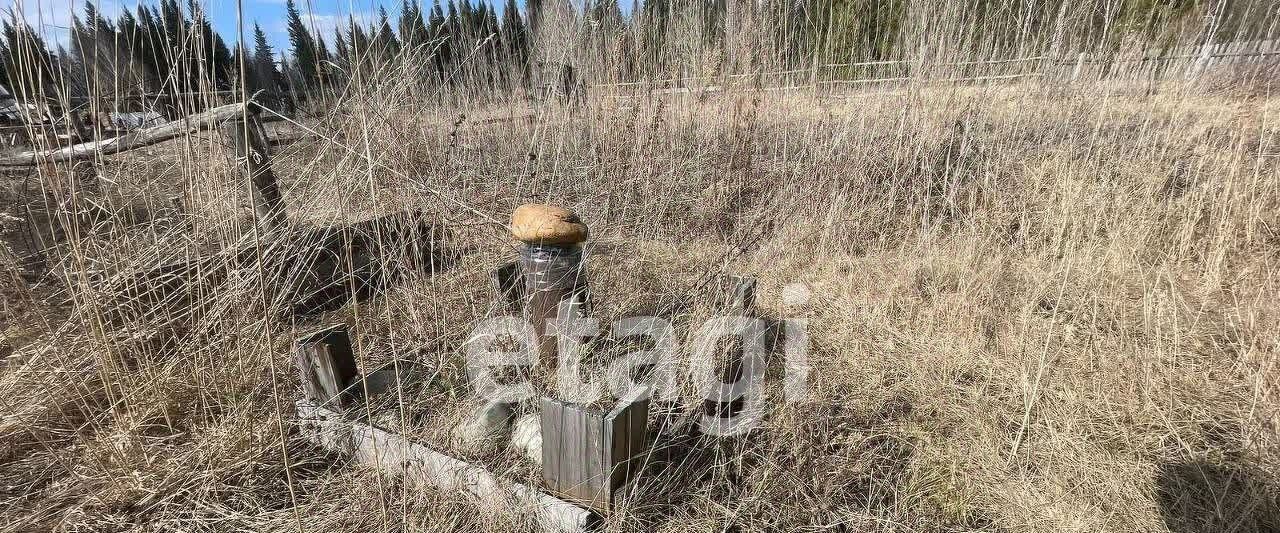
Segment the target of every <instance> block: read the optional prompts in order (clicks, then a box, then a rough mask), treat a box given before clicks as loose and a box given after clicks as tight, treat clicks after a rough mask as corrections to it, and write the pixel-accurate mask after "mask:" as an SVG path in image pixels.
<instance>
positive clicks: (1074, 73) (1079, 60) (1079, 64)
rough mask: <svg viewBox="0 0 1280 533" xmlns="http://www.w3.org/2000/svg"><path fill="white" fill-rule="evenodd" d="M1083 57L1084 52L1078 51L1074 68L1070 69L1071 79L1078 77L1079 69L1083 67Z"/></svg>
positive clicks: (1074, 79)
mask: <svg viewBox="0 0 1280 533" xmlns="http://www.w3.org/2000/svg"><path fill="white" fill-rule="evenodd" d="M1084 57H1085V53H1084V52H1080V55H1078V56H1076V68H1074V69H1071V81H1076V80H1078V79H1080V69H1082V68H1084Z"/></svg>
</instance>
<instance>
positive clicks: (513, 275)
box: [492, 262, 525, 314]
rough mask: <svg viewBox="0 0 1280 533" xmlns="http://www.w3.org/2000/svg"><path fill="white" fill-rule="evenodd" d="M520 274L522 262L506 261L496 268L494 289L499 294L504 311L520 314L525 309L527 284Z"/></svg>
mask: <svg viewBox="0 0 1280 533" xmlns="http://www.w3.org/2000/svg"><path fill="white" fill-rule="evenodd" d="M520 276H521V272H520V263H516V262H510V263H505V264H503V265H502V266H500V267H498V268H497V269H494V271H493V274H492V279H493V289H494V291H496V292H497V294H498V305H499V306H500V307H502V309H501V311H502V312H505V313H509V314H519V313H520V312H521V310H522V309H523V307H524V288H525V286H524V280H523V279H521V277H520Z"/></svg>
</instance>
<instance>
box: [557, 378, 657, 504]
mask: <svg viewBox="0 0 1280 533" xmlns="http://www.w3.org/2000/svg"><path fill="white" fill-rule="evenodd" d="M649 395H650V388H649V387H638V388H636V389H635V390H633V391H632V392H631V393H629V394H627V395H626V396H624V397H623V398H621V399H620V400H618V405H617V407H615V408H614V409H613V410H612V411H609V412H608V413H601V412H599V411H596V410H593V409H590V408H588V407H585V406H580V405H573V404H570V403H566V402H562V401H559V400H555V399H552V398H547V397H545V396H544V397H543V398H542V479H543V481H544V482H545V483H546V485H547V488H548V489H550V490H551V491H552V492H554V493H556V494H559V495H560V496H562V497H564V498H566V499H568V500H571V501H576V502H580V503H582V504H583V505H586V506H588V507H591V508H593V509H596V510H599V511H608V510H609V509H610V508H611V507H613V505H614V503H615V502H616V501H617V497H618V495H619V494H620V493H621V491H620V490H619V489H621V488H622V487H623V485H625V484H626V482H627V481H628V480H630V479H632V478H634V477H635V475H636V474H637V473H639V470H640V467H641V466H642V465H643V461H644V456H645V452H646V451H647V450H648V419H649Z"/></svg>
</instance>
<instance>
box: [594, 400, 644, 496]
mask: <svg viewBox="0 0 1280 533" xmlns="http://www.w3.org/2000/svg"><path fill="white" fill-rule="evenodd" d="M650 394H651V389H650V388H649V387H638V388H636V389H635V390H633V391H631V392H630V393H628V394H627V395H626V396H624V397H622V398H620V399H619V400H618V406H617V407H615V408H614V410H613V411H611V412H609V414H607V415H605V417H604V423H605V425H606V426H607V427H608V428H609V448H608V453H609V454H610V455H609V457H608V459H607V464H608V467H609V485H608V486H609V490H610V498H611V499H613V498H616V496H617V495H616V494H615V493H614V491H615V490H616V489H618V488H619V487H621V486H622V485H623V484H625V483H626V482H627V481H628V480H629V479H631V478H633V477H634V476H635V474H637V473H639V467H640V462H641V461H642V460H643V459H642V456H643V455H644V453H645V452H646V451H648V422H649V398H650Z"/></svg>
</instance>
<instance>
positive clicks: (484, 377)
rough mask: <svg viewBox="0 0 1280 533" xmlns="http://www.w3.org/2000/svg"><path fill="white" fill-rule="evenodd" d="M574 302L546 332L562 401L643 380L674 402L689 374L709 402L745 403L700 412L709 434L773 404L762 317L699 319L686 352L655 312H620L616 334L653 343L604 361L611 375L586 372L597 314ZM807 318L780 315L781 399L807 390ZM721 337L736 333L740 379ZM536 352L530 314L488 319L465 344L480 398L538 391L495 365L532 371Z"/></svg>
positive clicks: (803, 290) (797, 301)
mask: <svg viewBox="0 0 1280 533" xmlns="http://www.w3.org/2000/svg"><path fill="white" fill-rule="evenodd" d="M810 297H811V293H810V291H809V288H808V286H806V285H805V284H803V283H792V284H789V285H787V286H785V287H784V288H783V290H782V302H783V306H784V308H785V309H787V310H795V309H798V308H801V307H803V306H804V305H805V304H806V303H808V301H809V299H810ZM575 307H576V305H575V304H574V303H572V302H571V301H569V300H566V301H564V302H561V305H560V309H559V310H558V311H559V312H558V313H557V316H558V317H560V318H557V319H553V320H550V321H549V322H548V323H547V327H546V333H545V334H546V336H548V337H554V338H555V347H556V354H557V355H556V369H555V386H556V389H557V390H558V391H559V392H560V394H561V396H562V397H563V399H565V400H568V401H573V402H576V403H591V402H594V401H596V400H599V399H600V398H601V397H603V395H604V394H605V392H606V388H607V390H608V392H609V393H610V394H611V395H613V396H614V397H619V398H620V397H623V396H625V395H627V394H629V393H631V392H634V391H636V389H638V388H639V387H644V386H648V387H651V388H652V394H653V395H654V397H656V398H657V399H658V400H660V401H668V402H670V401H675V400H676V399H677V397H678V394H679V388H680V385H681V382H680V378H681V377H682V376H683V377H684V378H685V379H687V380H689V381H687V382H686V383H691V384H693V385H694V386H695V387H696V389H695V390H696V391H697V392H698V394H699V395H700V396H701V397H702V398H703V399H704V400H705V401H706V402H709V403H711V404H715V405H722V406H724V405H734V406H740V408H738V409H736V412H734V413H733V415H732V416H722V415H720V414H719V413H715V414H709V413H705V412H704V413H703V414H702V415H701V419H700V421H699V422H700V423H699V426H700V427H701V429H702V431H703V432H704V433H707V434H712V435H735V434H739V433H743V432H745V431H749V430H751V429H753V428H755V427H757V426H758V425H759V424H760V422H761V421H762V420H763V418H764V413H765V411H766V408H767V406H768V405H769V404H768V398H767V397H766V394H765V389H764V374H765V365H766V355H767V354H766V351H767V342H766V340H767V339H766V334H767V333H768V332H769V330H770V328H769V327H768V325H767V324H766V322H765V321H764V320H762V319H760V318H756V317H751V316H743V315H731V316H717V317H713V318H711V319H709V320H707V321H706V322H703V323H702V324H701V326H699V327H698V329H697V331H696V333H695V335H694V336H693V340H692V343H693V346H692V349H691V350H688V351H687V352H684V351H682V350H681V347H680V343H679V341H678V339H677V338H676V334H675V329H674V328H673V327H672V325H671V323H670V322H669V321H667V320H666V319H663V318H661V317H654V316H645V317H631V318H624V319H620V320H617V321H615V322H613V323H612V324H610V328H611V329H610V331H611V336H612V337H614V338H617V339H623V338H628V337H637V336H639V337H647V338H648V339H650V341H651V342H652V349H649V350H636V351H632V352H629V353H627V354H625V355H623V356H621V357H619V358H618V359H617V360H615V361H613V362H612V363H611V364H610V365H609V368H607V369H606V371H605V372H604V375H605V376H607V377H605V378H602V379H597V378H594V377H586V378H585V379H584V376H583V372H582V368H581V367H582V364H581V363H582V360H583V352H584V348H585V346H586V342H587V339H590V338H593V337H596V336H598V335H599V334H600V321H599V320H598V319H595V318H589V317H579V316H577V315H578V313H577V312H576V311H575V309H574V308H575ZM788 314H792V313H788ZM808 323H809V321H808V320H807V319H804V318H795V317H791V318H784V319H783V320H782V321H781V322H780V328H779V329H780V331H781V333H782V337H783V339H784V341H783V344H782V350H781V351H782V354H783V356H784V357H783V361H784V368H785V378H784V381H783V401H785V402H788V403H793V402H798V401H802V400H803V399H804V398H805V395H806V394H807V392H808V383H809V370H810V367H809V362H808V349H809V337H808ZM775 331H777V330H775ZM725 339H730V340H736V341H737V342H736V343H735V344H736V345H737V346H740V347H741V350H740V351H739V352H737V353H734V354H731V360H732V361H731V364H733V365H734V366H735V367H738V368H740V369H741V372H734V374H736V376H737V379H736V380H735V381H733V382H731V383H726V382H724V381H722V380H721V375H722V374H721V371H720V370H721V369H720V368H718V365H717V361H716V350H717V346H718V345H720V343H721V342H722V341H723V340H725ZM538 354H539V339H538V335H537V332H536V331H535V328H534V327H533V325H532V324H530V323H529V322H527V321H525V320H523V319H521V318H519V317H514V316H502V317H495V318H490V319H486V320H483V321H481V322H480V323H479V324H478V325H477V326H476V328H475V330H474V331H473V332H472V335H471V337H470V339H469V340H468V341H467V342H466V344H465V356H466V361H467V374H468V376H469V377H470V380H471V384H472V387H473V388H474V389H475V391H476V393H477V394H478V395H479V396H480V397H483V398H486V399H489V400H498V401H520V400H525V399H529V398H533V397H535V395H536V393H535V391H534V387H533V384H532V383H530V382H529V380H528V376H529V375H530V374H531V372H529V371H525V372H522V373H521V375H523V376H524V378H523V380H522V381H519V382H516V383H500V382H499V381H500V380H499V379H497V371H499V370H500V369H503V368H511V367H516V368H521V369H526V370H532V369H535V368H536V367H537V366H538V364H539V359H540V358H539V356H538ZM682 354H683V355H685V360H684V362H685V365H684V368H683V369H682V368H681V364H680V362H681V357H680V356H681V355H682ZM646 367H649V368H651V369H652V370H650V371H649V373H648V379H647V380H646V381H645V382H644V383H637V382H635V381H633V379H632V376H633V375H636V374H635V371H637V370H641V369H644V368H646ZM681 370H683V372H682V371H681ZM601 381H604V382H603V383H602V382H601Z"/></svg>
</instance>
